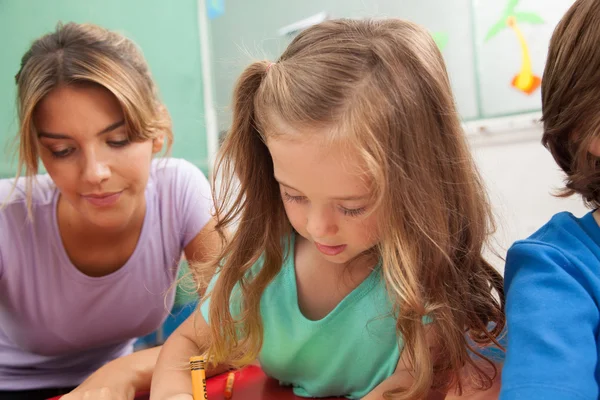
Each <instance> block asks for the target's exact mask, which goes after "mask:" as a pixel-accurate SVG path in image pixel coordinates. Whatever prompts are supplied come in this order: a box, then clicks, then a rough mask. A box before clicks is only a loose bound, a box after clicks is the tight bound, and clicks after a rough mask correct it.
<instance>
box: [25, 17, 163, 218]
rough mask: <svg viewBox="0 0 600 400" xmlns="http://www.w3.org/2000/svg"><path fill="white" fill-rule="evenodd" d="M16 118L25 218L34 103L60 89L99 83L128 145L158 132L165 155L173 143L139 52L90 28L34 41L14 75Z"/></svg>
mask: <svg viewBox="0 0 600 400" xmlns="http://www.w3.org/2000/svg"><path fill="white" fill-rule="evenodd" d="M15 80H16V83H17V110H18V116H19V132H18V133H17V137H16V142H17V143H18V160H19V163H18V169H17V174H16V176H17V178H18V177H19V176H21V175H23V174H24V175H25V176H26V177H27V186H26V188H27V189H26V190H27V206H28V210H29V212H30V214H31V185H32V178H33V176H34V175H35V174H37V173H38V167H39V154H38V140H37V133H36V129H35V126H34V123H33V113H34V111H35V109H36V106H37V105H38V103H39V102H40V101H41V100H42V99H43V98H44V96H46V95H47V94H48V93H50V92H51V91H52V90H53V89H54V88H56V87H58V86H61V85H77V84H79V85H81V84H93V85H100V86H103V87H104V88H106V89H107V90H109V91H110V92H111V93H112V94H113V95H114V96H115V97H116V98H117V100H118V101H119V103H120V105H121V108H122V109H123V113H124V115H125V123H126V126H127V129H128V133H129V134H128V136H129V139H130V140H131V141H144V140H149V139H153V138H155V137H156V136H157V135H158V133H163V134H164V135H165V139H166V142H167V146H166V152H167V153H168V152H169V150H170V148H171V145H172V143H173V132H172V129H171V118H170V116H169V113H168V112H167V109H166V108H165V106H164V105H163V103H162V102H161V100H160V98H159V95H158V90H157V88H156V85H155V84H154V81H153V79H152V76H151V74H150V70H149V68H148V64H147V63H146V60H145V59H144V56H143V54H142V52H141V50H140V49H139V48H138V47H137V46H136V45H135V43H134V42H133V41H131V40H130V39H128V38H126V37H125V36H123V35H121V34H119V33H116V32H112V31H109V30H107V29H104V28H101V27H99V26H96V25H92V24H77V23H73V22H70V23H67V24H62V23H59V24H58V25H57V26H56V29H55V30H54V32H51V33H48V34H46V35H44V36H42V37H40V38H39V39H37V40H35V41H34V42H33V44H32V45H31V48H30V49H29V50H28V51H27V52H26V53H25V55H24V56H23V58H22V59H21V67H20V69H19V72H18V73H17V75H16V76H15Z"/></svg>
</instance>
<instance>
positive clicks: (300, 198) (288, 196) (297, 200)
mask: <svg viewBox="0 0 600 400" xmlns="http://www.w3.org/2000/svg"><path fill="white" fill-rule="evenodd" d="M283 199H284V200H286V201H289V202H292V203H301V202H304V201H306V197H304V196H292V195H291V194H289V193H288V192H283Z"/></svg>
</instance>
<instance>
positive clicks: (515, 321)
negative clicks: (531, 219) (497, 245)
mask: <svg viewBox="0 0 600 400" xmlns="http://www.w3.org/2000/svg"><path fill="white" fill-rule="evenodd" d="M505 291H506V296H507V300H506V314H507V320H508V354H507V356H506V361H505V364H504V369H503V372H502V391H501V394H500V399H501V400H513V399H561V400H569V399H573V400H575V399H578V400H582V399H590V400H591V399H598V396H599V391H598V382H599V381H600V379H599V378H600V365H599V364H598V359H599V357H598V352H599V349H598V343H599V339H600V338H599V329H598V328H599V321H600V312H599V308H598V304H599V302H600V227H599V226H598V224H597V223H596V221H595V220H594V217H593V215H592V213H588V214H587V215H585V216H584V217H583V218H576V217H574V216H573V215H572V214H570V213H566V212H565V213H560V214H557V215H555V216H554V217H553V218H552V219H551V220H550V221H549V222H548V223H547V224H546V225H544V226H543V227H542V228H541V229H540V230H538V231H537V232H536V233H534V234H533V235H532V236H530V237H529V238H528V239H527V240H522V241H518V242H516V243H515V244H514V245H513V246H512V247H511V248H510V250H509V251H508V256H507V259H506V271H505Z"/></svg>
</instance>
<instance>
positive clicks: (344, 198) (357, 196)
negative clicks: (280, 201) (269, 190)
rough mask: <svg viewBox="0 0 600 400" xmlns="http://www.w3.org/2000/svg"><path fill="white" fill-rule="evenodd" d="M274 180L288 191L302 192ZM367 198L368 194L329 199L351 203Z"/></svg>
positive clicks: (277, 179) (279, 180) (278, 180)
mask: <svg viewBox="0 0 600 400" xmlns="http://www.w3.org/2000/svg"><path fill="white" fill-rule="evenodd" d="M275 180H276V181H277V182H278V183H279V184H280V185H283V186H285V187H286V188H288V189H292V190H295V191H296V192H300V193H302V190H298V189H296V188H295V187H293V186H291V185H288V184H287V183H285V182H283V181H282V180H281V179H279V178H277V177H275ZM368 197H369V195H368V194H364V195H351V196H339V197H337V196H334V197H332V198H331V199H332V200H341V201H352V200H365V199H367V198H368Z"/></svg>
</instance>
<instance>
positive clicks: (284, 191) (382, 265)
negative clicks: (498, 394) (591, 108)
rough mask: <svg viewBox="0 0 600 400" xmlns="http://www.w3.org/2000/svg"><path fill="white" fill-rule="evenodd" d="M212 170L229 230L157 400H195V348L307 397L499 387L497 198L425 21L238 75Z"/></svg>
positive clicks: (166, 350)
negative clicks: (253, 366) (489, 256)
mask: <svg viewBox="0 0 600 400" xmlns="http://www.w3.org/2000/svg"><path fill="white" fill-rule="evenodd" d="M218 170H219V171H220V176H222V177H223V179H224V181H223V182H222V185H221V186H222V189H223V190H224V194H223V196H221V197H220V204H219V205H218V207H217V215H218V221H219V225H218V229H219V230H223V229H225V228H226V227H228V226H230V225H231V224H232V223H234V222H235V223H239V225H238V227H237V230H236V231H235V233H234V234H233V236H232V237H231V240H229V241H227V242H226V243H225V247H224V248H223V251H222V253H221V255H220V257H219V258H218V259H217V261H216V262H215V263H214V265H217V264H218V265H220V269H219V272H218V274H217V275H215V276H214V278H213V280H212V282H211V285H210V286H209V293H210V297H209V299H208V300H207V301H205V302H204V304H203V305H202V308H201V311H202V317H198V318H196V319H194V318H189V319H188V320H187V321H186V322H185V323H184V324H183V325H182V326H181V327H180V328H179V330H178V331H177V332H176V333H175V334H174V335H173V336H172V337H171V338H169V340H168V341H167V343H166V344H165V346H164V347H163V350H162V351H161V354H160V356H159V361H158V365H157V367H156V369H155V373H154V376H153V381H152V391H151V398H152V399H153V400H165V399H182V400H183V399H191V395H190V394H189V393H190V392H191V385H190V378H189V372H187V371H185V369H184V368H181V366H182V365H184V362H185V360H186V359H187V358H188V357H189V356H191V355H197V354H203V353H206V354H207V355H208V357H209V359H210V360H211V370H209V375H210V374H213V373H215V372H216V371H219V370H222V369H223V368H224V367H225V368H226V367H229V366H233V367H240V366H243V365H245V364H248V363H250V362H252V361H253V360H254V359H255V358H258V359H259V360H260V363H261V366H262V368H263V369H264V370H265V372H266V373H267V374H268V375H270V376H272V377H274V378H276V379H278V380H279V381H280V382H281V383H282V384H286V385H290V386H292V387H293V390H294V392H295V393H296V394H297V395H299V396H305V397H326V396H346V397H348V398H364V399H379V398H381V397H382V396H384V395H385V396H386V397H390V396H392V395H393V396H394V398H399V399H417V398H419V399H420V398H439V396H444V392H446V391H448V390H450V389H451V388H452V390H454V388H456V390H457V392H458V393H460V390H461V388H462V389H466V388H467V386H472V387H475V388H476V389H489V388H490V387H491V386H492V384H493V383H494V379H495V378H496V376H497V372H498V371H496V368H495V366H494V364H493V363H492V362H491V361H490V360H489V359H488V358H486V357H485V356H484V355H483V354H482V349H483V348H485V347H486V346H489V345H490V344H492V343H496V339H497V337H498V335H499V334H500V332H501V331H502V329H503V326H504V316H503V310H502V309H503V300H502V297H501V295H502V278H501V276H500V275H499V274H498V273H497V272H496V271H495V270H494V269H493V268H492V267H491V266H490V265H489V264H488V263H487V262H486V261H485V260H484V259H483V257H482V255H481V252H482V247H483V245H484V242H485V240H486V238H487V236H488V233H489V231H490V228H491V222H492V220H491V215H490V208H489V205H488V204H487V202H486V197H485V190H484V187H483V184H482V182H481V179H480V177H479V175H478V174H477V171H476V169H475V166H474V163H473V160H472V159H471V156H470V154H469V151H468V147H467V144H466V143H465V138H464V135H463V132H462V130H461V125H460V123H459V120H458V117H457V113H456V110H455V106H454V102H453V99H452V95H451V90H450V85H449V81H448V77H447V74H446V71H445V67H444V62H443V59H442V56H441V54H440V52H439V51H438V49H437V47H436V45H435V43H434V41H433V40H432V38H431V37H430V36H429V35H428V34H427V33H426V32H425V31H424V30H423V29H421V28H419V27H418V26H416V25H415V24H413V23H410V22H406V21H401V20H381V21H350V20H337V21H328V22H324V23H322V24H319V25H316V26H314V27H311V28H309V29H307V30H306V31H304V32H303V33H301V34H300V35H298V36H297V37H296V38H295V39H294V41H293V42H292V43H291V44H290V46H289V47H288V48H287V50H286V51H285V52H284V53H283V55H282V56H281V57H280V58H279V60H278V61H277V62H276V63H272V64H271V63H267V62H256V63H254V64H252V65H250V66H249V67H247V68H246V70H245V71H244V73H243V74H242V76H241V77H240V78H239V81H238V83H237V87H236V90H235V95H234V119H233V125H232V127H231V131H230V132H229V135H228V136H227V139H226V141H225V143H224V144H223V148H222V152H221V155H220V161H219V164H218ZM233 176H235V177H237V179H239V188H238V187H237V185H235V184H234V180H233ZM238 189H239V192H237V191H236V190H238ZM495 295H498V296H500V300H498V298H497V297H495ZM488 327H491V328H492V329H488ZM481 393H484V394H488V395H489V394H490V392H487V393H485V392H479V394H481ZM435 396H438V397H435Z"/></svg>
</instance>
